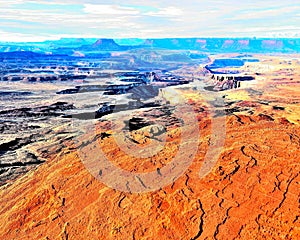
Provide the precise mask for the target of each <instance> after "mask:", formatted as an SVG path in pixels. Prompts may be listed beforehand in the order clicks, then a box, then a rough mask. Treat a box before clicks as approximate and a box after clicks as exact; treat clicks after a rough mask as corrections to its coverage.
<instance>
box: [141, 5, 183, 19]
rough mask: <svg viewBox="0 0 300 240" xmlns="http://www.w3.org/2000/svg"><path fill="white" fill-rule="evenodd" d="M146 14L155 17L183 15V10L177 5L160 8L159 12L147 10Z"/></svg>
mask: <svg viewBox="0 0 300 240" xmlns="http://www.w3.org/2000/svg"><path fill="white" fill-rule="evenodd" d="M145 15H148V16H154V17H173V16H181V15H183V10H182V9H180V8H177V7H166V8H160V9H159V10H158V11H157V12H153V11H152V12H147V13H145Z"/></svg>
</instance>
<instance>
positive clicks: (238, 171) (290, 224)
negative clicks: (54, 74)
mask: <svg viewBox="0 0 300 240" xmlns="http://www.w3.org/2000/svg"><path fill="white" fill-rule="evenodd" d="M271 63H272V62H268V64H271ZM272 64H275V63H274V62H273V63H272ZM276 64H277V62H276ZM289 66H290V65H289ZM277 69H278V71H283V70H282V69H283V67H282V66H281V67H278V68H277ZM295 69H296V68H295ZM272 71H273V72H272V74H273V75H272V74H270V75H265V76H264V78H262V79H261V81H257V85H256V86H255V90H254V89H253V87H249V86H248V87H247V86H244V88H242V89H238V90H234V91H228V92H226V96H225V101H226V112H227V113H228V115H227V116H226V139H225V144H224V147H223V148H222V152H221V154H220V156H219V158H218V161H217V163H216V164H215V165H214V167H213V169H212V171H211V172H210V173H209V174H208V175H206V176H205V177H204V178H200V177H199V171H200V170H201V167H202V164H203V159H204V156H205V153H206V151H207V149H208V146H209V145H210V144H211V137H210V133H211V116H210V115H209V114H207V112H206V103H205V102H204V101H203V98H202V96H201V94H199V92H195V91H193V89H192V88H191V89H188V88H185V89H183V90H181V95H182V96H185V97H186V98H187V101H188V103H189V105H190V106H192V107H193V109H194V111H195V113H196V114H197V119H198V121H199V122H198V124H199V129H200V135H197V136H199V140H200V141H199V148H198V151H197V153H196V156H195V158H194V160H193V162H192V164H191V165H190V167H189V168H188V170H187V171H185V173H184V174H183V175H182V176H181V177H180V178H179V179H178V180H176V181H175V182H174V183H173V184H170V185H168V186H165V187H163V188H162V189H160V190H157V191H155V192H149V193H140V194H138V193H129V192H126V193H125V192H120V191H118V190H114V189H111V188H109V187H107V186H105V185H104V184H103V183H101V182H99V181H98V180H96V179H95V178H94V177H93V176H92V175H91V174H90V173H89V171H88V170H87V169H86V168H85V167H84V165H83V163H82V161H81V160H83V158H85V157H87V158H95V157H97V156H96V154H97V152H96V151H95V149H97V148H99V147H100V148H101V149H102V150H103V152H104V153H105V155H106V156H107V158H108V159H109V160H110V161H111V162H112V163H113V164H115V166H119V167H120V168H123V169H126V170H128V171H131V172H134V173H138V172H148V171H153V170H157V169H158V168H161V167H162V166H164V165H166V164H167V163H168V162H170V161H171V159H172V158H173V157H174V156H175V155H176V154H177V152H178V148H177V147H178V144H179V142H180V139H181V130H179V128H178V126H177V122H176V121H175V120H176V119H174V118H173V117H172V116H171V115H170V112H168V111H163V109H158V110H149V111H148V112H143V113H140V114H139V117H141V118H143V117H146V116H147V118H148V119H149V120H156V121H158V122H160V121H161V122H163V121H164V120H166V122H167V123H172V124H170V125H169V126H167V130H168V133H167V135H168V136H167V142H166V145H165V148H164V150H163V155H159V154H158V155H155V156H153V157H151V158H148V159H146V160H145V159H142V158H138V157H132V156H130V155H128V154H126V153H125V152H122V151H120V149H119V147H118V145H117V143H116V141H115V138H114V135H113V133H114V130H110V128H109V127H108V126H109V123H108V122H106V121H102V122H99V123H98V124H97V125H96V126H95V125H92V126H91V127H90V130H91V131H90V132H89V133H87V134H85V135H82V136H81V137H80V138H79V139H78V140H80V141H74V140H72V139H69V140H68V141H65V142H64V146H65V147H64V148H63V149H62V150H61V151H60V152H59V153H58V154H57V155H55V156H54V155H53V157H52V158H49V160H48V161H47V163H45V164H43V165H42V166H40V167H39V168H38V169H36V170H34V171H31V172H30V173H29V174H27V175H25V176H24V177H22V178H19V179H18V180H16V181H15V182H12V183H11V184H9V185H6V186H3V187H1V191H0V199H1V200H0V219H1V220H0V229H1V230H0V238H1V239H157V238H158V236H159V239H299V238H300V214H299V197H300V191H299V183H300V174H299V172H300V165H299V161H300V157H299V156H300V155H299V147H300V129H299V116H300V111H299V102H300V99H299V96H300V95H299V89H300V88H299V81H298V80H297V79H299V71H298V70H297V71H296V70H295V72H294V79H292V80H291V79H286V78H285V76H286V75H285V74H281V75H280V76H282V78H280V79H278V77H276V78H275V77H274V74H275V72H276V71H277V70H276V69H275V70H274V69H273V70H272ZM215 117H216V118H218V117H217V116H215ZM219 117H221V116H219ZM172 121H173V122H172ZM176 126H177V127H176ZM147 127H148V126H147ZM117 128H118V126H116V127H115V129H117ZM91 132H92V133H93V134H91ZM148 134H149V131H148V130H147V129H144V130H143V131H133V132H131V133H130V136H127V138H128V139H129V138H131V139H134V140H135V142H136V143H137V144H138V145H140V146H142V145H145V144H149V142H148V140H149V139H148V138H147V136H148ZM189 134H191V137H192V136H193V132H189ZM189 154H190V153H189V152H186V158H188V156H189Z"/></svg>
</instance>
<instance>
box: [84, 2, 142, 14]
mask: <svg viewBox="0 0 300 240" xmlns="http://www.w3.org/2000/svg"><path fill="white" fill-rule="evenodd" d="M83 11H84V12H85V13H88V14H97V15H137V14H139V13H140V12H139V11H138V10H136V9H134V8H131V7H122V6H118V5H96V4H84V9H83Z"/></svg>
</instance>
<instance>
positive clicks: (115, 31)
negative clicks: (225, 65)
mask: <svg viewBox="0 0 300 240" xmlns="http://www.w3.org/2000/svg"><path fill="white" fill-rule="evenodd" d="M254 36H256V37H300V1H299V0H284V1H283V0H280V1H279V0H272V1H271V0H252V1H248V0H246V1H245V0H238V1H237V0H227V1H222V0H186V1H182V0H181V1H179V0H173V1H166V0H159V1H156V0H154V1H148V0H147V1H143V2H142V1H140V0H139V1H138V0H128V1H112V0H110V1H108V0H100V1H97V0H93V1H92V0H65V1H59V0H47V1H46V0H39V1H38V0H0V41H42V40H45V39H59V38H61V37H99V38H101V37H108V38H163V37H254Z"/></svg>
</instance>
